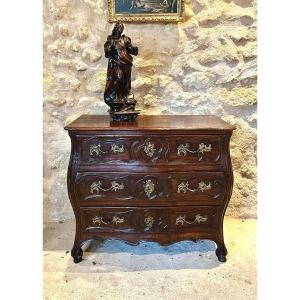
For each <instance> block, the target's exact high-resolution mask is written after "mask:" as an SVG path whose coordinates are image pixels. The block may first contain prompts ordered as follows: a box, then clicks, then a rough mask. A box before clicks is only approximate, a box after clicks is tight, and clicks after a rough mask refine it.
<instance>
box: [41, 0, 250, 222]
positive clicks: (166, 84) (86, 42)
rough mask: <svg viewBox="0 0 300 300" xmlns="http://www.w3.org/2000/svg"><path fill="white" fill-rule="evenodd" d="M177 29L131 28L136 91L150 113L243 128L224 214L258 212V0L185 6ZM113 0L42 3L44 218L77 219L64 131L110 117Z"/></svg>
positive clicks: (235, 141) (197, 1)
mask: <svg viewBox="0 0 300 300" xmlns="http://www.w3.org/2000/svg"><path fill="white" fill-rule="evenodd" d="M185 3H186V4H185V7H186V12H185V15H186V20H185V22H183V23H180V24H126V25H125V33H126V34H127V35H129V36H130V37H131V38H132V40H133V42H134V44H136V45H137V46H138V47H139V56H138V57H137V58H136V59H135V61H134V69H133V84H132V86H133V91H134V93H135V96H136V98H137V99H138V100H139V107H138V109H141V110H142V113H143V114H214V115H218V116H220V117H222V118H223V119H224V120H226V121H228V122H230V123H231V124H234V125H236V126H237V130H236V131H235V132H234V135H233V138H232V143H231V154H232V159H233V168H234V176H235V183H234V190H233V196H232V200H231V203H230V205H229V207H228V210H227V214H228V215H232V216H236V217H242V218H246V217H255V216H256V2H255V1H252V0H186V1H185ZM111 29H112V25H111V24H109V23H108V22H107V1H106V0H44V220H45V221H53V220H63V219H70V218H73V212H72V209H71V205H70V203H69V200H68V196H67V188H66V172H67V166H68V160H69V152H70V141H69V137H68V135H67V132H65V131H64V129H63V127H64V125H65V124H67V123H69V122H70V121H72V120H74V119H75V118H77V117H78V116H79V115H81V114H107V106H106V105H105V104H104V102H103V90H104V85H105V76H106V66H107V60H106V59H105V57H104V55H103V44H104V42H105V40H106V36H107V35H108V34H109V33H110V31H111Z"/></svg>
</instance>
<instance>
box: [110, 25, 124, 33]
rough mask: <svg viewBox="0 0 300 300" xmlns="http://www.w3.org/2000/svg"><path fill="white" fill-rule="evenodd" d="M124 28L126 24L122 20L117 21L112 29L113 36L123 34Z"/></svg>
mask: <svg viewBox="0 0 300 300" xmlns="http://www.w3.org/2000/svg"><path fill="white" fill-rule="evenodd" d="M123 30H124V25H123V24H122V23H120V22H117V23H116V24H115V26H114V29H113V31H112V36H121V34H122V32H123Z"/></svg>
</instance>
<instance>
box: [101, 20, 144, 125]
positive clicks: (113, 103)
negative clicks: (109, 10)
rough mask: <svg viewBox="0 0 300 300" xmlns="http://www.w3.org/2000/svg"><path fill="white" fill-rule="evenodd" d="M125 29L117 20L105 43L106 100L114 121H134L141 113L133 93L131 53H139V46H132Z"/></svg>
mask: <svg viewBox="0 0 300 300" xmlns="http://www.w3.org/2000/svg"><path fill="white" fill-rule="evenodd" d="M123 30H124V25H123V24H122V23H120V22H117V23H116V24H115V26H114V28H113V30H112V34H111V35H109V36H108V37H107V41H106V42H105V44H104V51H105V57H107V58H108V67H107V78H106V86H105V91H104V101H105V103H106V104H107V105H108V106H109V107H110V110H109V113H110V115H111V117H112V119H113V121H133V120H135V119H136V117H137V115H138V114H139V112H138V111H136V110H135V105H136V100H135V99H134V95H133V94H132V93H131V69H132V61H133V58H132V56H131V55H138V47H134V46H132V44H131V39H130V38H129V37H128V36H126V35H125V34H122V33H123Z"/></svg>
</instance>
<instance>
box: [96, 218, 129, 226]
mask: <svg viewBox="0 0 300 300" xmlns="http://www.w3.org/2000/svg"><path fill="white" fill-rule="evenodd" d="M92 221H93V224H97V223H98V224H99V225H101V224H104V225H108V224H120V223H124V222H125V219H124V218H120V217H118V216H113V218H112V220H111V221H109V222H105V221H104V220H103V217H102V216H100V217H98V216H95V217H94V218H93V220H92Z"/></svg>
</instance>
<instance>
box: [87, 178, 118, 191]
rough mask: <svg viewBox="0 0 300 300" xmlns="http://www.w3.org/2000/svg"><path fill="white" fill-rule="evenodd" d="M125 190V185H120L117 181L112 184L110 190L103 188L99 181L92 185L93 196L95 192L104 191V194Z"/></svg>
mask: <svg viewBox="0 0 300 300" xmlns="http://www.w3.org/2000/svg"><path fill="white" fill-rule="evenodd" d="M123 189H124V184H123V183H118V182H116V181H113V182H112V183H111V186H110V187H109V188H108V189H105V188H102V182H101V181H100V180H99V181H95V182H93V183H92V184H91V187H90V193H91V194H93V193H94V192H96V193H100V191H102V192H109V191H113V192H116V191H118V190H123Z"/></svg>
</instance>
